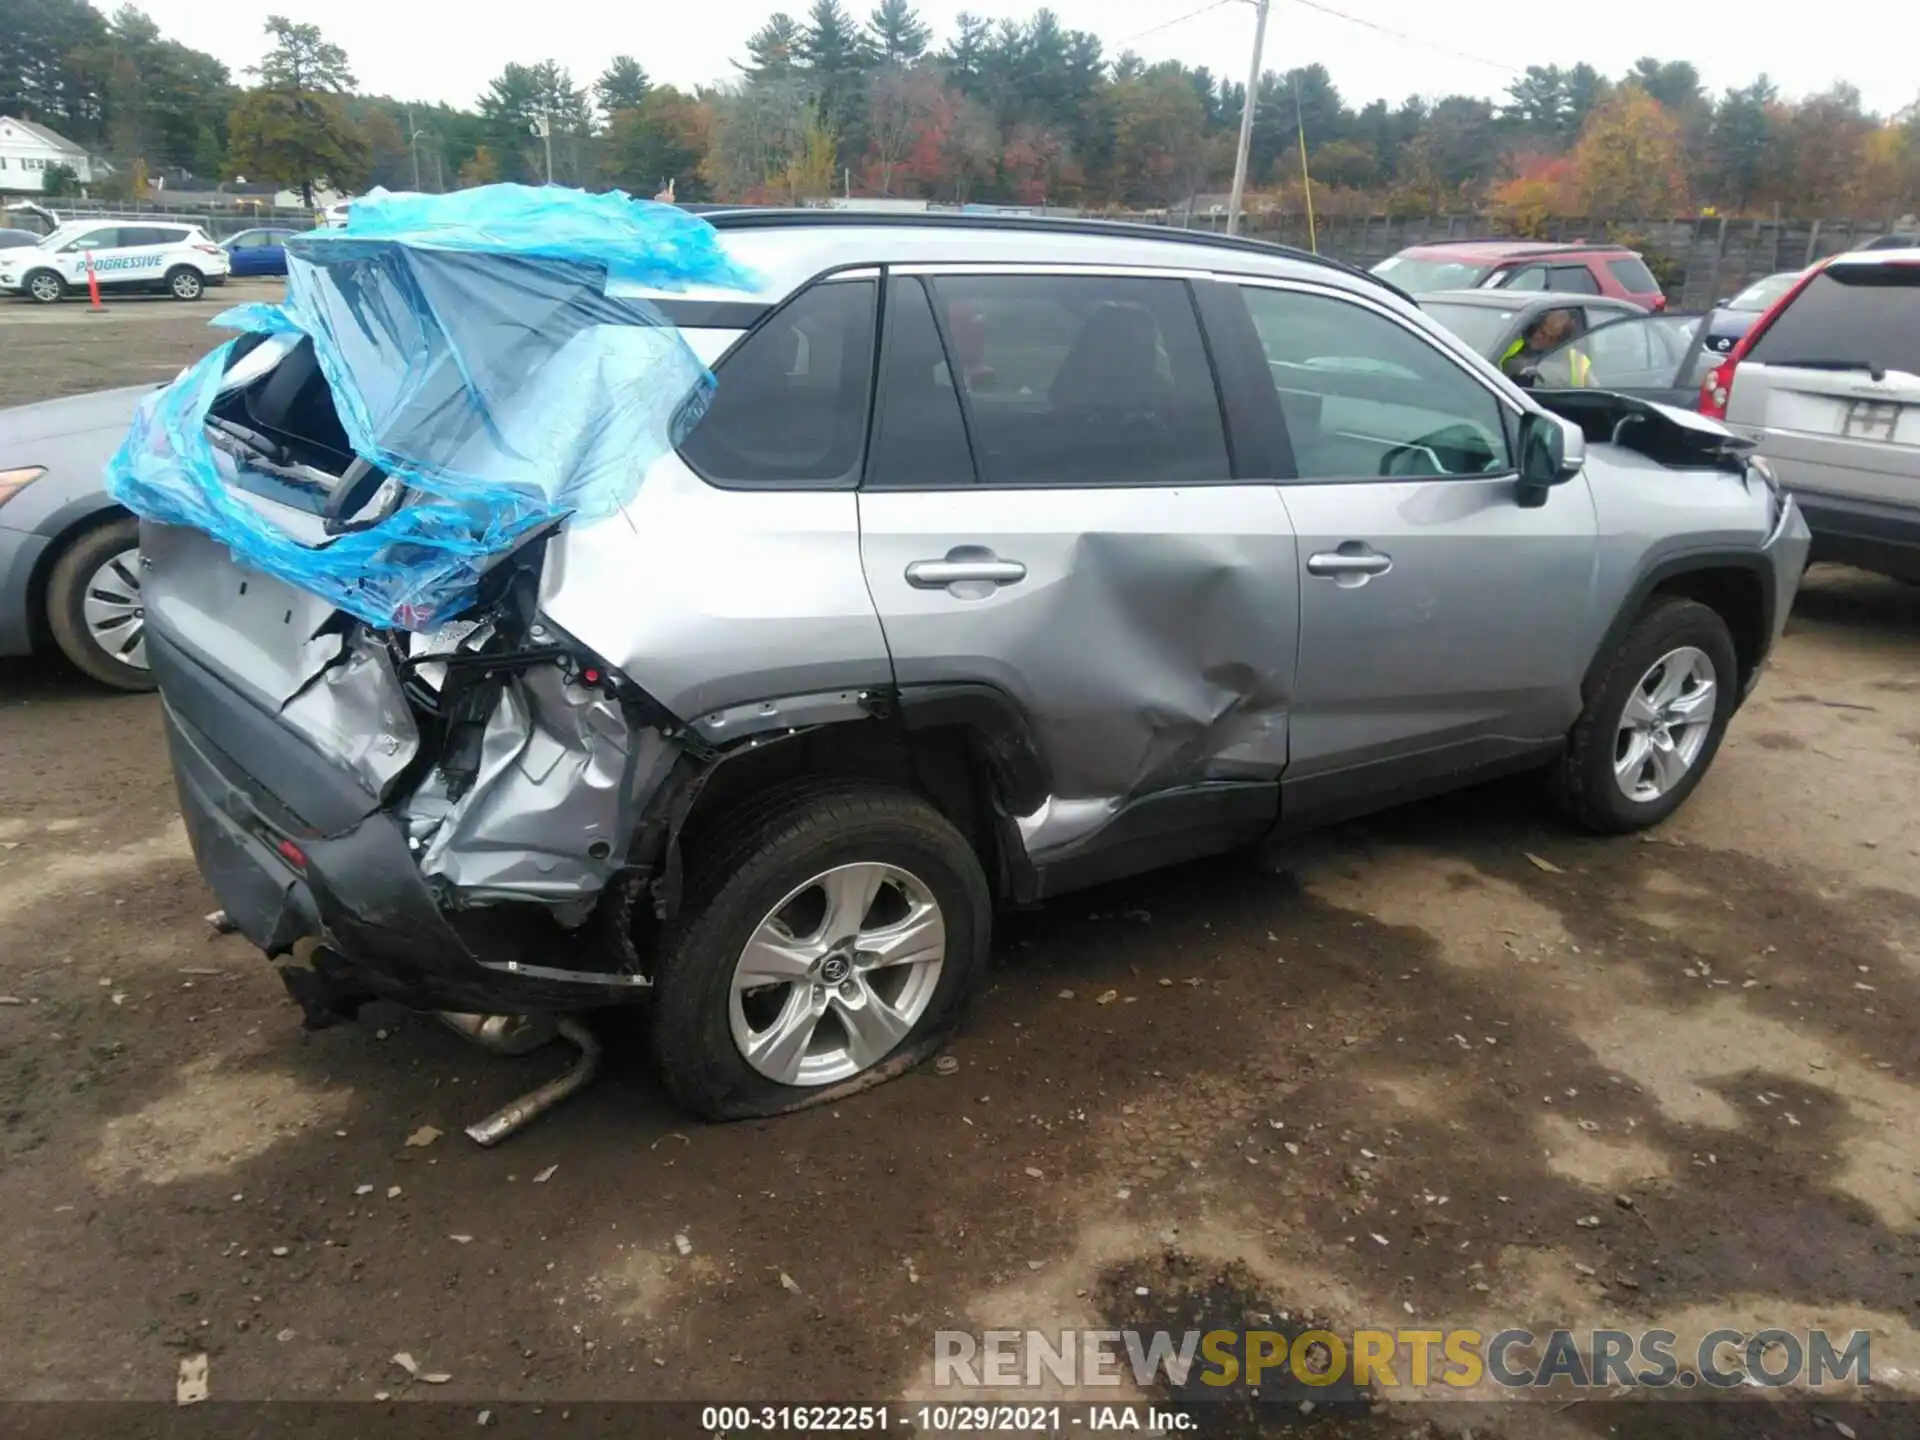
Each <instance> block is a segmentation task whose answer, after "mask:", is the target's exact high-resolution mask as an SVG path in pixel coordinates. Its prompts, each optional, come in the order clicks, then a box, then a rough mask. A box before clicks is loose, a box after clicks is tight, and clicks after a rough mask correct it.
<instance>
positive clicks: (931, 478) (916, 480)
mask: <svg viewBox="0 0 1920 1440" xmlns="http://www.w3.org/2000/svg"><path fill="white" fill-rule="evenodd" d="M974 478H975V477H974V472H973V452H972V451H971V450H970V449H969V448H968V446H967V427H966V422H965V421H964V420H963V419H962V418H961V415H960V392H959V391H958V390H957V389H955V388H954V383H953V372H952V370H951V369H950V368H949V366H948V364H947V355H946V351H945V349H944V348H943V347H942V346H941V343H940V331H939V328H938V327H937V326H936V325H935V324H934V320H933V306H932V305H931V304H930V303H929V301H928V299H927V292H926V287H925V286H924V285H922V284H921V282H920V281H918V280H909V279H898V280H894V281H893V282H892V283H891V284H890V285H889V286H888V289H887V322H886V339H885V342H884V343H883V345H882V346H881V350H880V399H879V410H878V411H877V412H876V414H875V416H874V423H873V443H872V445H871V446H870V447H869V449H868V451H867V477H866V481H865V483H866V485H867V486H868V487H869V488H870V489H871V488H890V489H915V488H924V489H934V490H937V489H948V488H951V487H953V486H957V485H971V484H973V483H974Z"/></svg>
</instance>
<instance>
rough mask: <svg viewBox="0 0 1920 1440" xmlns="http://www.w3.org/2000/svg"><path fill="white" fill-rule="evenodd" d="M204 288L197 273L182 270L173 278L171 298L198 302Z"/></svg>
mask: <svg viewBox="0 0 1920 1440" xmlns="http://www.w3.org/2000/svg"><path fill="white" fill-rule="evenodd" d="M205 288H206V287H205V284H204V282H202V280H201V279H200V275H199V273H198V272H197V271H193V270H182V271H180V272H178V273H177V274H176V275H175V276H174V277H173V297H174V299H176V300H198V299H199V298H200V296H201V294H202V292H203V291H204V290H205Z"/></svg>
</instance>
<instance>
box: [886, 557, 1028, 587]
mask: <svg viewBox="0 0 1920 1440" xmlns="http://www.w3.org/2000/svg"><path fill="white" fill-rule="evenodd" d="M1026 578H1027V567H1026V566H1024V565H1022V564H1021V563H1020V562H1019V561H1018V560H1002V559H1000V558H999V557H998V556H997V555H994V554H992V553H991V552H989V553H988V554H987V555H984V556H982V557H980V558H979V559H972V558H968V559H954V558H952V557H951V556H949V557H948V558H947V559H944V560H916V561H914V562H913V563H912V564H911V565H909V566H907V583H908V584H909V585H911V586H913V588H914V589H916V590H944V589H946V588H947V587H948V586H949V585H963V584H965V583H967V582H968V581H976V582H984V583H986V584H989V585H1017V584H1019V583H1020V582H1021V581H1022V580H1024V579H1026Z"/></svg>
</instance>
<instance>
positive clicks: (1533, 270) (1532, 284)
mask: <svg viewBox="0 0 1920 1440" xmlns="http://www.w3.org/2000/svg"><path fill="white" fill-rule="evenodd" d="M1505 273H1506V277H1507V278H1506V279H1505V280H1504V281H1499V282H1498V284H1499V288H1500V289H1502V290H1545V289H1546V288H1547V267H1546V266H1544V265H1528V266H1526V267H1525V268H1524V269H1520V270H1509V271H1507V272H1505Z"/></svg>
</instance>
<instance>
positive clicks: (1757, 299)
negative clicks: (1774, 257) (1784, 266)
mask: <svg viewBox="0 0 1920 1440" xmlns="http://www.w3.org/2000/svg"><path fill="white" fill-rule="evenodd" d="M1799 278H1800V272H1799V271H1798V270H1782V271H1781V272H1780V273H1779V274H1778V275H1769V276H1767V278H1766V279H1764V280H1756V281H1754V282H1753V284H1751V285H1749V286H1748V287H1747V288H1746V289H1744V290H1742V291H1741V292H1740V293H1739V294H1738V295H1736V296H1734V297H1733V299H1731V300H1729V301H1728V302H1727V309H1729V310H1754V311H1759V310H1771V309H1772V308H1773V302H1774V301H1776V300H1778V299H1779V298H1780V297H1781V296H1782V295H1784V294H1786V293H1787V291H1789V290H1791V289H1792V288H1793V282H1794V281H1796V280H1798V279H1799Z"/></svg>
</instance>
